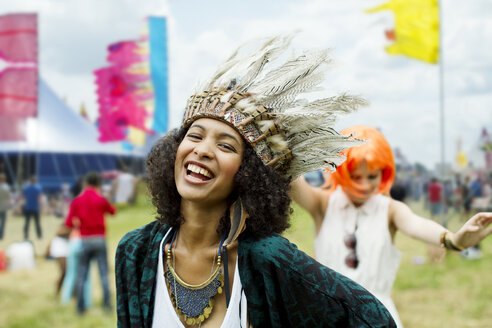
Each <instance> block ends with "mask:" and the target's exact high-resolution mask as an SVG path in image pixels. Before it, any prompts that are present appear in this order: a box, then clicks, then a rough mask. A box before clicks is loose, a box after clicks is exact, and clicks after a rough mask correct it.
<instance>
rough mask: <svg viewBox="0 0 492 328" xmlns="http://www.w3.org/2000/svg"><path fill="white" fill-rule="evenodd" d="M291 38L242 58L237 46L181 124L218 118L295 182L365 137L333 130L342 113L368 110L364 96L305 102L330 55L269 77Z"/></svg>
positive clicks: (310, 56)
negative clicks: (304, 94) (359, 108)
mask: <svg viewBox="0 0 492 328" xmlns="http://www.w3.org/2000/svg"><path fill="white" fill-rule="evenodd" d="M291 39H292V36H275V37H272V38H270V39H268V40H266V42H264V43H263V44H261V45H260V47H259V49H255V50H254V51H252V52H250V53H248V54H246V55H243V56H240V55H239V54H238V53H239V49H240V48H241V47H240V48H239V49H238V50H236V51H235V52H234V53H233V55H232V56H231V57H230V58H229V59H227V60H226V61H225V62H224V63H223V64H221V65H220V66H219V68H218V69H217V71H216V73H215V74H214V75H213V77H212V78H211V79H210V80H209V81H208V82H206V83H204V84H203V85H202V86H201V87H198V88H197V91H196V93H195V94H194V95H192V96H191V97H190V98H189V100H188V102H187V105H186V109H185V114H184V118H183V122H182V126H183V127H187V126H189V125H191V124H192V123H193V122H194V121H195V120H197V119H199V118H214V119H218V120H221V121H223V122H226V123H227V124H229V125H231V126H232V127H233V128H235V129H236V130H237V131H238V132H239V133H240V134H241V135H242V136H243V138H244V140H245V141H246V142H248V143H249V144H250V145H251V146H252V147H253V148H254V150H255V152H256V154H257V155H258V157H259V158H260V159H261V160H262V162H263V163H264V164H265V165H268V166H272V167H273V168H274V169H276V170H277V171H278V172H279V173H280V174H282V175H284V176H288V177H291V178H292V179H294V178H296V177H298V176H300V175H302V174H304V173H306V172H310V171H314V170H318V169H321V168H323V167H325V166H327V165H328V166H329V168H330V169H331V170H335V169H336V167H337V165H339V164H340V163H342V162H343V161H344V160H345V158H344V157H343V156H342V155H340V152H341V151H342V150H344V149H346V148H349V147H352V146H355V145H359V144H360V143H361V141H360V140H356V139H354V138H352V137H350V136H343V135H341V134H339V133H338V132H337V131H335V130H334V129H333V128H332V126H333V125H334V123H335V121H336V118H337V115H338V114H341V113H348V112H351V111H354V110H355V109H357V108H358V107H359V106H361V105H365V104H366V102H365V100H364V99H362V98H359V97H356V96H350V95H347V94H341V95H338V96H333V97H329V98H323V99H318V100H314V101H311V102H309V101H307V100H305V99H297V96H298V95H299V94H303V93H306V92H310V91H313V90H314V89H315V87H317V86H318V85H319V84H320V83H321V82H322V81H323V80H324V75H325V71H326V69H325V66H326V64H327V63H329V62H330V60H329V58H328V50H311V51H306V52H304V53H303V54H302V55H301V56H298V57H297V58H293V59H291V60H288V61H286V62H285V63H284V64H282V65H280V66H279V67H277V68H274V69H272V70H270V71H268V72H266V71H265V68H266V67H267V66H268V63H269V62H271V61H273V60H275V59H277V58H278V57H279V56H280V55H282V54H283V53H284V52H285V50H286V49H287V47H288V46H289V44H290V41H291Z"/></svg>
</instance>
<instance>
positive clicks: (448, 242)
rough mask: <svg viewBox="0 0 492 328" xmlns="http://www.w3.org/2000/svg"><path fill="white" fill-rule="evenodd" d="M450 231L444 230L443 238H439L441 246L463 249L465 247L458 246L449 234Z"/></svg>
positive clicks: (454, 249)
mask: <svg viewBox="0 0 492 328" xmlns="http://www.w3.org/2000/svg"><path fill="white" fill-rule="evenodd" d="M448 233H449V231H444V232H443V233H442V234H441V238H440V239H439V242H440V244H441V247H443V248H446V249H449V250H451V251H462V250H463V249H462V248H460V247H458V246H457V245H456V244H455V243H454V242H453V240H452V239H451V238H450V237H449V236H448Z"/></svg>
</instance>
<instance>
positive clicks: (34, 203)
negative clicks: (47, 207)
mask: <svg viewBox="0 0 492 328" xmlns="http://www.w3.org/2000/svg"><path fill="white" fill-rule="evenodd" d="M37 181H38V180H37V178H36V177H35V176H32V177H31V178H30V179H29V183H28V184H27V186H25V187H24V189H23V190H22V197H23V199H24V201H25V203H24V207H23V213H24V218H25V224H24V239H26V240H27V239H29V222H30V220H31V218H34V223H35V224H36V233H37V235H38V239H41V238H42V237H43V231H42V230H41V223H40V222H39V220H40V212H41V196H42V192H43V191H42V189H41V186H40V185H39V184H38V183H37Z"/></svg>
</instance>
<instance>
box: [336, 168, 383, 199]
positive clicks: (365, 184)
mask: <svg viewBox="0 0 492 328" xmlns="http://www.w3.org/2000/svg"><path fill="white" fill-rule="evenodd" d="M350 178H351V179H352V181H353V182H354V183H356V184H357V191H358V194H355V193H353V192H351V191H350V190H348V189H346V188H344V191H345V193H346V194H347V196H348V197H349V199H350V200H351V201H352V203H354V204H355V205H362V204H364V203H365V202H366V201H367V200H368V199H369V198H370V197H371V196H372V195H373V194H374V193H376V192H377V191H378V188H379V185H380V184H381V178H382V170H381V169H376V170H371V169H369V167H368V165H367V162H366V161H362V162H361V163H360V164H359V165H358V166H357V167H356V168H354V169H353V170H351V171H350Z"/></svg>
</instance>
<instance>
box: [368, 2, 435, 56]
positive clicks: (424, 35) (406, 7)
mask: <svg viewBox="0 0 492 328" xmlns="http://www.w3.org/2000/svg"><path fill="white" fill-rule="evenodd" d="M382 10H391V11H393V13H394V17H395V27H394V30H390V31H385V33H386V37H387V39H388V40H389V41H394V42H393V43H392V44H390V45H388V46H386V47H385V49H386V51H387V52H388V53H389V54H391V55H405V56H408V57H411V58H415V59H418V60H422V61H425V62H428V63H432V64H435V63H437V62H438V61H439V5H438V2H437V0H390V1H388V2H386V3H384V4H382V5H380V6H377V7H374V8H370V9H367V10H366V12H368V13H374V12H378V11H382Z"/></svg>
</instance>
